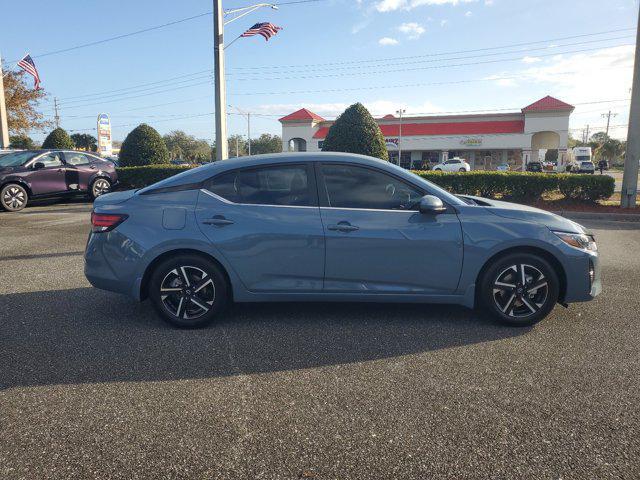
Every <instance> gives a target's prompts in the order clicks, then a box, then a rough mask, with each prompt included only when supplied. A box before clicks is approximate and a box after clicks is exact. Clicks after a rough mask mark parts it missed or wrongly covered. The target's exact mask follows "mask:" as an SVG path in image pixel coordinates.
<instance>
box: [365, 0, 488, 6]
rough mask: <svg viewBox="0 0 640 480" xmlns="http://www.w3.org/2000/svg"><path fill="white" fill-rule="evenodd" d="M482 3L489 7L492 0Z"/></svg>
mask: <svg viewBox="0 0 640 480" xmlns="http://www.w3.org/2000/svg"><path fill="white" fill-rule="evenodd" d="M358 1H362V0H358ZM484 4H485V5H486V6H487V7H490V6H492V5H493V0H484Z"/></svg>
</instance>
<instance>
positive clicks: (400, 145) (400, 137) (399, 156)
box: [396, 108, 406, 166]
mask: <svg viewBox="0 0 640 480" xmlns="http://www.w3.org/2000/svg"><path fill="white" fill-rule="evenodd" d="M404 112H406V110H403V109H402V108H401V109H400V110H398V111H397V112H396V113H397V114H398V115H399V116H400V132H399V133H400V134H399V135H398V166H400V162H401V161H402V114H403V113H404Z"/></svg>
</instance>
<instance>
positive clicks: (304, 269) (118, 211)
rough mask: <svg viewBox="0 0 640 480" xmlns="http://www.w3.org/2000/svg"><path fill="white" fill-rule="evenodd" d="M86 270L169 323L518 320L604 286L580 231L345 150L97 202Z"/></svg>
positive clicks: (224, 168)
mask: <svg viewBox="0 0 640 480" xmlns="http://www.w3.org/2000/svg"><path fill="white" fill-rule="evenodd" d="M85 261H86V263H85V274H86V276H87V278H88V279H89V281H90V282H91V283H92V284H93V285H94V286H96V287H98V288H103V289H106V290H111V291H115V292H120V293H124V294H127V295H130V296H131V297H133V298H134V299H136V300H144V299H146V298H150V299H151V302H152V303H153V305H154V307H155V308H156V310H157V311H158V313H159V314H160V316H161V317H162V318H164V319H165V320H167V321H169V322H171V323H172V324H174V325H177V326H180V327H196V326H202V325H204V324H207V323H209V322H211V321H212V320H214V319H215V318H216V316H217V315H218V314H219V313H220V312H221V311H222V310H223V308H224V307H225V306H226V305H227V304H228V303H229V302H231V301H235V302H274V301H340V302H342V301H357V302H420V303H452V304H460V305H464V306H467V307H469V308H474V307H478V308H482V309H483V310H485V311H486V312H489V313H490V314H491V315H492V316H494V317H495V318H497V319H498V320H500V321H502V322H506V323H508V324H511V325H516V326H523V325H531V324H534V323H536V322H538V321H540V320H541V319H543V318H544V317H545V316H546V315H547V314H549V312H551V311H552V310H553V308H554V307H555V305H556V303H561V304H563V305H566V304H568V303H572V302H583V301H587V300H591V299H592V298H594V297H595V296H596V295H598V293H600V291H601V283H600V268H599V262H598V253H597V247H596V243H595V240H594V238H593V236H592V235H591V234H590V233H589V232H587V231H585V229H584V228H583V227H582V226H580V225H578V224H577V223H575V222H572V221H570V220H567V219H565V218H562V217H560V216H557V215H553V214H551V213H548V212H545V211H542V210H538V209H535V208H530V207H526V206H523V205H515V204H511V203H506V202H501V201H496V200H487V199H483V198H475V197H461V196H455V195H452V194H450V193H448V192H446V191H445V190H443V189H441V188H439V187H437V186H436V185H434V184H432V183H430V182H428V181H426V180H424V179H422V178H420V177H418V176H416V175H414V174H412V173H410V172H408V171H406V170H403V169H401V168H399V167H397V166H395V165H392V164H390V163H388V162H384V161H381V160H377V159H373V158H369V157H364V156H359V155H350V154H343V153H290V154H278V155H263V156H255V157H245V158H240V159H234V160H225V161H222V162H216V163H212V164H209V165H205V166H202V167H199V168H196V169H193V170H190V171H188V172H184V173H181V174H179V175H176V176H174V177H171V178H169V179H166V180H163V181H161V182H158V183H156V184H154V185H151V186H149V187H146V188H143V189H141V190H136V191H133V190H131V191H125V192H114V193H110V194H106V195H103V196H101V197H99V198H98V199H97V200H96V201H95V203H94V210H93V213H92V232H91V234H90V236H89V241H88V243H87V248H86V252H85Z"/></svg>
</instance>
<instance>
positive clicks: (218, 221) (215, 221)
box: [202, 215, 234, 227]
mask: <svg viewBox="0 0 640 480" xmlns="http://www.w3.org/2000/svg"><path fill="white" fill-rule="evenodd" d="M202 223H204V224H205V225H215V226H216V227H224V226H225V225H232V224H233V223H234V222H233V220H229V219H228V218H224V217H223V216H222V215H216V216H215V217H213V218H208V219H206V220H203V221H202Z"/></svg>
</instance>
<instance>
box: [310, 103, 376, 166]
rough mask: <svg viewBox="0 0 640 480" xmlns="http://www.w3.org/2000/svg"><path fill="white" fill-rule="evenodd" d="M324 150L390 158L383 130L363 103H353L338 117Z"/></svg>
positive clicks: (323, 146)
mask: <svg viewBox="0 0 640 480" xmlns="http://www.w3.org/2000/svg"><path fill="white" fill-rule="evenodd" d="M322 151H324V152H347V153H359V154H361V155H368V156H370V157H377V158H380V159H382V160H389V153H388V152H387V147H386V145H385V141H384V136H383V135H382V131H381V130H380V127H379V126H378V124H377V123H376V121H375V120H374V119H373V117H372V116H371V114H370V113H369V111H368V110H367V109H366V108H365V107H364V105H362V104H361V103H355V104H353V105H351V106H350V107H349V108H347V109H346V110H345V111H344V112H343V113H342V115H340V116H339V117H338V118H337V119H336V121H335V123H334V124H333V125H332V126H331V128H330V129H329V132H328V133H327V137H326V138H325V140H324V143H323V145H322Z"/></svg>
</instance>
